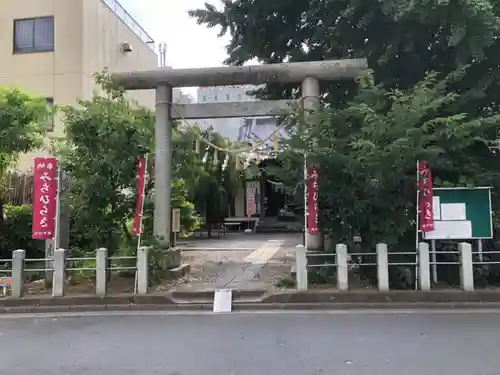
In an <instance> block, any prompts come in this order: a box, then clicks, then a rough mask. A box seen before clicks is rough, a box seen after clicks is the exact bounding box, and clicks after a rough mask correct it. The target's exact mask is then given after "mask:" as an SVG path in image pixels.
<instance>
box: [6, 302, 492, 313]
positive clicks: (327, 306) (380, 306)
mask: <svg viewBox="0 0 500 375" xmlns="http://www.w3.org/2000/svg"><path fill="white" fill-rule="evenodd" d="M212 309H213V305H212V304H211V303H183V304H165V305H162V304H152V305H150V304H144V305H136V304H129V305H75V306H72V305H67V306H64V305H59V306H18V307H0V315H2V314H29V313H71V312H73V313H79V312H81V313H85V312H104V311H113V312H120V311H123V312H133V311H137V312H140V311H144V312H146V311H165V312H167V311H179V312H182V311H186V312H188V311H212ZM277 310H281V311H305V310H310V311H361V312H362V311H367V312H368V311H370V310H379V311H384V310H386V311H401V312H404V311H418V310H430V311H438V310H463V311H470V310H476V311H477V310H483V311H486V310H500V303H245V302H241V303H233V311H242V312H244V311H249V312H251V311H277Z"/></svg>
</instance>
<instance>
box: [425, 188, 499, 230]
mask: <svg viewBox="0 0 500 375" xmlns="http://www.w3.org/2000/svg"><path fill="white" fill-rule="evenodd" d="M432 208H433V211H434V230H433V231H430V232H425V233H423V238H424V239H426V240H465V239H483V238H492V236H493V225H492V219H491V195H490V189H489V188H481V187H477V188H435V189H434V196H433V197H432Z"/></svg>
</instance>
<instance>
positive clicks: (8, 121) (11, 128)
mask: <svg viewBox="0 0 500 375" xmlns="http://www.w3.org/2000/svg"><path fill="white" fill-rule="evenodd" d="M49 115H50V109H49V107H48V106H47V103H46V101H45V99H44V98H42V97H36V96H31V95H28V94H26V93H24V92H22V91H20V90H17V89H7V88H0V229H1V227H2V226H3V223H4V204H5V197H6V194H7V190H8V189H9V188H10V187H9V186H7V181H6V180H5V177H6V174H7V172H8V170H9V168H11V167H13V166H14V163H15V162H16V161H17V160H18V157H19V155H20V154H23V153H26V152H29V151H33V150H35V149H38V148H40V147H41V146H42V145H43V139H44V135H45V133H46V129H45V128H44V122H45V121H46V119H47V118H48V116H49ZM0 240H1V238H0Z"/></svg>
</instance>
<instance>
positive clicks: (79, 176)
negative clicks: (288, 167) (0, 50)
mask: <svg viewBox="0 0 500 375" xmlns="http://www.w3.org/2000/svg"><path fill="white" fill-rule="evenodd" d="M96 82H97V83H98V84H100V85H101V86H102V88H103V94H102V95H101V94H98V93H95V94H94V96H93V98H92V99H91V100H82V101H80V102H79V106H77V107H72V106H65V107H63V108H62V113H63V114H64V123H65V130H66V142H67V144H66V146H63V148H62V149H61V154H62V156H63V164H64V170H65V171H66V172H67V173H69V175H70V176H71V189H70V195H71V197H70V201H71V206H72V207H71V209H72V244H73V246H77V247H80V248H83V249H86V250H91V249H96V248H98V247H106V248H108V249H109V251H110V252H111V253H112V252H114V251H116V250H117V249H118V247H119V245H120V242H121V240H122V237H123V235H124V233H128V229H127V223H128V219H129V217H130V215H131V213H132V212H133V209H134V207H135V198H136V195H135V194H134V193H135V190H136V173H137V171H136V168H137V158H138V157H141V156H144V155H146V154H148V153H150V152H151V149H152V145H153V132H154V117H153V115H152V113H151V111H149V110H148V109H145V108H142V107H139V106H136V105H134V104H133V103H131V102H130V101H128V100H127V99H126V98H125V96H124V92H123V90H121V89H120V88H119V87H117V86H116V85H114V83H113V82H112V81H111V80H110V78H109V76H108V74H107V73H106V72H102V73H99V74H97V75H96ZM153 160H154V159H153Z"/></svg>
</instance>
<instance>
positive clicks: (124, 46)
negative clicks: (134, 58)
mask: <svg viewBox="0 0 500 375" xmlns="http://www.w3.org/2000/svg"><path fill="white" fill-rule="evenodd" d="M122 52H123V53H128V52H132V45H131V44H130V43H128V42H124V43H122Z"/></svg>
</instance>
